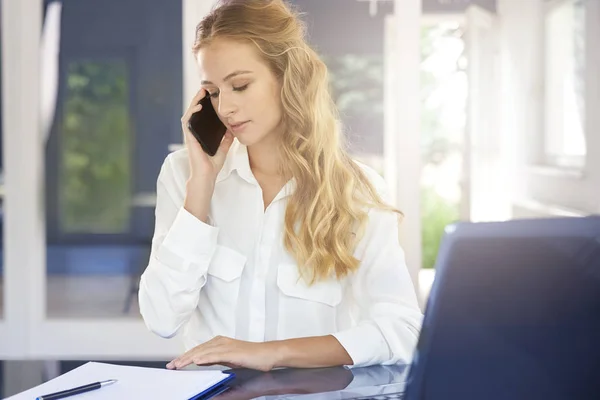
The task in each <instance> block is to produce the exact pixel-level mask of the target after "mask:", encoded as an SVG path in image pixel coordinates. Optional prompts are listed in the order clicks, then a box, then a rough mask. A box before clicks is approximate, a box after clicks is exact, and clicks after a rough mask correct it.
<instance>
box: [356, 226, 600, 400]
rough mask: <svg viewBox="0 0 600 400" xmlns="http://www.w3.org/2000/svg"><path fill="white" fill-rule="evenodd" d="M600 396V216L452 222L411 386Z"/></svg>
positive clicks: (428, 391) (409, 391)
mask: <svg viewBox="0 0 600 400" xmlns="http://www.w3.org/2000/svg"><path fill="white" fill-rule="evenodd" d="M353 398H354V399H382V400H383V399H399V398H402V399H404V400H448V399H461V400H470V399H473V400H475V399H477V400H480V399H485V400H496V399H498V400H499V399H503V400H504V399H510V400H520V399H527V400H531V399H536V400H537V399H544V400H553V399H573V400H586V399H600V217H597V216H593V217H585V218H552V219H532V220H514V221H504V222H491V223H458V224H454V225H450V226H448V227H447V229H446V232H445V235H444V238H443V240H442V245H441V248H440V252H439V256H438V261H437V264H436V278H435V281H434V284H433V287H432V290H431V294H430V298H429V301H428V303H427V307H426V310H425V318H424V321H423V327H422V330H421V335H420V337H419V341H418V344H417V348H416V351H415V356H414V360H413V363H412V365H411V366H410V370H409V373H408V378H407V383H406V387H405V390H404V391H394V392H389V391H388V392H387V393H381V392H380V393H379V394H378V395H373V396H366V397H365V396H362V397H353Z"/></svg>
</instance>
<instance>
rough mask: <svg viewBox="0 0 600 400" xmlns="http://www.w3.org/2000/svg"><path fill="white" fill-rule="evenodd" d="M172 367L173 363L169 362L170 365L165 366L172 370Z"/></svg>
mask: <svg viewBox="0 0 600 400" xmlns="http://www.w3.org/2000/svg"><path fill="white" fill-rule="evenodd" d="M173 367H174V365H173V362H172V361H171V362H170V363H168V364H167V368H168V369H172V368H173Z"/></svg>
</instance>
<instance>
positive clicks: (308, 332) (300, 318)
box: [277, 263, 342, 339]
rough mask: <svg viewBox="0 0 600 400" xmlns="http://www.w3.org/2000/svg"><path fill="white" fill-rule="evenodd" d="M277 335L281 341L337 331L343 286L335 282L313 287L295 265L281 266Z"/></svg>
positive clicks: (321, 282)
mask: <svg viewBox="0 0 600 400" xmlns="http://www.w3.org/2000/svg"><path fill="white" fill-rule="evenodd" d="M277 286H278V288H279V291H280V296H279V321H280V324H279V327H278V336H279V337H280V338H282V339H287V338H295V337H303V336H320V335H328V334H331V333H334V332H336V331H337V310H338V307H337V306H338V305H339V304H340V302H341V301H342V285H341V284H340V283H339V282H338V281H337V280H335V279H327V280H323V281H317V282H315V283H313V284H312V285H309V284H307V283H306V281H305V280H304V279H302V278H301V277H300V273H299V271H298V267H297V266H296V264H292V263H285V264H280V265H279V268H278V271H277Z"/></svg>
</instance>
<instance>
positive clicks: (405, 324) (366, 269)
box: [334, 210, 423, 367]
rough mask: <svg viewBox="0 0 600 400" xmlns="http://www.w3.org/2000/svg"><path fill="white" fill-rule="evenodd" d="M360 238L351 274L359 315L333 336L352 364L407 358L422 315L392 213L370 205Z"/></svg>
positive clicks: (402, 360)
mask: <svg viewBox="0 0 600 400" xmlns="http://www.w3.org/2000/svg"><path fill="white" fill-rule="evenodd" d="M362 242H363V243H361V246H359V248H360V247H362V249H360V250H359V252H360V253H361V256H362V257H361V259H362V263H361V267H360V269H359V271H358V272H357V274H356V275H355V276H354V277H353V278H352V293H353V296H354V298H355V301H356V303H357V306H358V308H359V310H360V312H359V321H358V324H357V326H355V327H353V328H350V329H347V330H345V331H341V332H338V333H336V334H334V336H335V337H336V338H337V340H338V341H339V342H340V344H341V345H342V346H343V347H344V348H345V350H346V351H347V352H348V354H349V355H350V357H351V358H352V360H353V362H354V365H353V367H362V366H368V365H375V364H384V365H385V364H395V363H410V361H411V359H412V355H413V351H414V349H415V346H416V344H417V339H418V336H419V331H420V328H421V323H422V317H423V315H422V313H421V310H420V308H419V305H418V301H417V297H416V293H415V290H414V287H413V285H412V280H411V278H410V275H409V273H408V269H407V267H406V263H405V259H404V252H403V250H402V248H401V247H400V244H399V243H398V218H397V216H396V215H395V214H393V213H391V212H384V211H380V210H372V211H371V213H370V219H369V224H368V226H367V229H366V232H365V237H364V238H363V240H362Z"/></svg>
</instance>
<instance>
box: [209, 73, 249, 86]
mask: <svg viewBox="0 0 600 400" xmlns="http://www.w3.org/2000/svg"><path fill="white" fill-rule="evenodd" d="M251 73H252V71H235V72H232V73H231V74H229V75H227V76H226V77H225V79H223V81H224V82H227V81H228V80H229V79H231V78H234V77H236V76H238V75H243V74H251ZM200 83H201V84H202V85H214V83H212V82H211V81H202V82H200Z"/></svg>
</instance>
